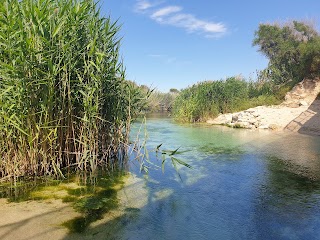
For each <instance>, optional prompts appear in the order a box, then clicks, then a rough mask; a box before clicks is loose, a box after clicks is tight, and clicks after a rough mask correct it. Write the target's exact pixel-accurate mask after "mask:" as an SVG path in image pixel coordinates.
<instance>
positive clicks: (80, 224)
mask: <svg viewBox="0 0 320 240" xmlns="http://www.w3.org/2000/svg"><path fill="white" fill-rule="evenodd" d="M124 176H125V174H124V173H123V172H118V173H113V174H112V176H110V175H108V174H105V173H99V174H97V175H96V176H90V177H86V176H85V177H83V176H80V177H79V176H70V177H69V178H68V179H66V180H55V179H50V178H46V179H34V180H33V181H22V180H21V181H20V182H19V183H15V184H12V183H4V184H2V185H0V198H7V199H8V201H10V202H22V201H41V200H50V199H55V200H61V201H62V202H65V203H69V204H71V205H72V206H73V208H74V210H75V211H77V212H79V213H80V214H81V216H79V217H76V218H74V219H71V220H69V221H67V222H64V223H62V226H64V227H66V228H68V229H69V231H70V232H83V231H85V230H86V228H87V227H88V226H89V225H90V224H91V223H93V222H95V221H97V220H99V219H101V218H103V216H104V214H106V213H108V212H109V211H110V210H112V209H116V208H117V207H118V198H117V191H118V190H119V189H121V188H122V187H123V185H124V181H123V178H124Z"/></svg>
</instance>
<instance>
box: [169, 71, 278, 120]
mask: <svg viewBox="0 0 320 240" xmlns="http://www.w3.org/2000/svg"><path fill="white" fill-rule="evenodd" d="M282 97H284V96H282V95H281V96H280V93H279V91H277V92H276V91H274V89H273V86H272V85H270V84H269V82H266V83H263V82H248V81H245V80H244V79H239V78H237V77H231V78H228V79H226V80H225V81H224V80H219V81H206V82H200V83H198V84H195V85H193V86H191V87H188V88H186V89H184V90H182V91H181V92H180V93H179V95H178V97H177V98H176V99H175V101H174V107H173V113H174V117H175V118H176V119H177V120H179V121H184V122H199V121H205V120H206V119H208V118H213V117H216V116H217V115H218V114H220V113H231V112H236V111H241V110H245V109H248V108H251V107H256V106H259V105H273V104H279V103H280V100H281V99H282Z"/></svg>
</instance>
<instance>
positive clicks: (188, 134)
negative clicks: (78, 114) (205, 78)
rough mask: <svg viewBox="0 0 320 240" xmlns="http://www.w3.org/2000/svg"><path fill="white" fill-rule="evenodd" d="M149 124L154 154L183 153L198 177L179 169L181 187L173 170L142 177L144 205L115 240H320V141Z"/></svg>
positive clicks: (160, 122)
mask: <svg viewBox="0 0 320 240" xmlns="http://www.w3.org/2000/svg"><path fill="white" fill-rule="evenodd" d="M147 124H148V135H149V142H148V144H149V146H150V147H155V146H157V145H158V144H160V143H163V146H164V148H166V147H167V148H168V149H176V148H178V147H180V149H181V150H182V153H181V154H180V155H179V158H181V159H183V160H184V161H186V162H188V163H189V164H191V165H192V166H193V169H187V168H184V167H180V169H179V173H180V175H181V179H182V180H180V179H179V177H177V174H176V173H175V171H174V170H173V169H172V168H170V167H166V171H165V173H164V174H163V173H162V172H161V171H151V172H150V173H149V175H148V177H147V178H143V176H141V175H140V178H141V179H144V180H143V181H144V185H143V187H141V185H140V188H136V189H135V192H136V193H138V194H139V192H140V191H141V192H140V193H141V194H140V197H141V199H144V200H143V201H144V202H145V204H144V206H143V207H141V208H140V211H139V213H138V215H139V216H138V217H137V218H135V219H134V220H133V221H130V222H129V223H128V224H126V226H125V227H124V228H123V229H122V231H121V234H119V235H117V238H120V239H319V238H320V217H319V216H320V139H319V138H318V137H312V136H304V135H298V134H288V133H275V132H269V131H261V132H256V131H248V130H241V129H240V130H239V129H236V130H235V129H230V128H225V127H212V126H204V125H179V124H173V123H172V122H171V120H170V119H148V120H147ZM184 150H185V151H186V152H185V153H184V152H183V151H184ZM152 157H154V156H152V155H151V158H152ZM132 171H133V172H135V173H136V174H138V175H139V173H138V171H136V168H134V167H133V168H132ZM137 201H139V200H137Z"/></svg>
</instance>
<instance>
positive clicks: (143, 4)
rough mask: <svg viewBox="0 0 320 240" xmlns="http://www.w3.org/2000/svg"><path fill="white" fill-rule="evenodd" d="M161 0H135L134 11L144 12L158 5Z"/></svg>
mask: <svg viewBox="0 0 320 240" xmlns="http://www.w3.org/2000/svg"><path fill="white" fill-rule="evenodd" d="M160 3H161V2H150V1H147V0H137V1H136V5H135V11H136V12H145V11H147V10H148V9H150V8H153V7H155V6H157V5H159V4H160Z"/></svg>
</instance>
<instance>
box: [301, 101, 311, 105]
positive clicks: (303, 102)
mask: <svg viewBox="0 0 320 240" xmlns="http://www.w3.org/2000/svg"><path fill="white" fill-rule="evenodd" d="M308 105H309V104H308V103H307V102H306V101H300V102H299V106H308Z"/></svg>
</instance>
